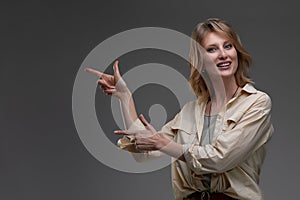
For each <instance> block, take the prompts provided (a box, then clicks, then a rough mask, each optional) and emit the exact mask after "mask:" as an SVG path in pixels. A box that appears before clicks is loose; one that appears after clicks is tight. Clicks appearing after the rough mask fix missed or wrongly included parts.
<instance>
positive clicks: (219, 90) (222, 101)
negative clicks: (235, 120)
mask: <svg viewBox="0 0 300 200" xmlns="http://www.w3.org/2000/svg"><path fill="white" fill-rule="evenodd" d="M238 88H239V87H238V85H237V83H236V81H235V78H234V77H233V78H231V79H229V78H228V79H224V78H223V80H222V81H220V80H218V81H217V80H212V81H211V85H210V86H209V87H208V89H209V92H210V94H211V102H212V103H213V104H214V106H213V107H214V108H215V109H213V110H215V111H216V112H218V111H220V109H222V108H223V107H224V106H225V105H226V103H227V102H228V101H229V100H230V99H231V98H233V96H235V95H236V93H237V92H238Z"/></svg>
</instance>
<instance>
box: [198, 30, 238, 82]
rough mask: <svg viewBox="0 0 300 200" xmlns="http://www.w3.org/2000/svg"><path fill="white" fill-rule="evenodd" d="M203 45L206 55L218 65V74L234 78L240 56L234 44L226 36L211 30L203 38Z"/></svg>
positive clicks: (212, 62)
mask: <svg viewBox="0 0 300 200" xmlns="http://www.w3.org/2000/svg"><path fill="white" fill-rule="evenodd" d="M202 46H203V47H204V49H205V52H206V53H205V55H206V56H207V58H208V59H209V60H210V62H211V64H212V65H214V66H215V67H216V68H215V69H216V70H217V72H218V74H220V75H221V76H222V78H232V79H234V74H235V72H236V70H237V67H238V56H237V51H236V49H235V47H234V46H233V44H232V43H231V42H230V41H229V40H228V39H227V38H226V37H225V36H223V35H221V34H219V33H215V32H211V33H208V35H207V36H206V37H205V38H204V39H203V41H202ZM206 70H207V71H210V70H209V69H206Z"/></svg>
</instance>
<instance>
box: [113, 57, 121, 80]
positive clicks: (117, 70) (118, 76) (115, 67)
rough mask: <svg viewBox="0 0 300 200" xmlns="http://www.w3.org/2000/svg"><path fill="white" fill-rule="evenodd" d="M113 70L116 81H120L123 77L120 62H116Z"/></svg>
mask: <svg viewBox="0 0 300 200" xmlns="http://www.w3.org/2000/svg"><path fill="white" fill-rule="evenodd" d="M113 69H114V72H115V73H114V76H115V78H116V80H118V79H119V78H120V77H121V75H120V71H119V61H118V60H116V61H115V63H114V66H113Z"/></svg>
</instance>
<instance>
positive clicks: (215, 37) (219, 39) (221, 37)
mask: <svg viewBox="0 0 300 200" xmlns="http://www.w3.org/2000/svg"><path fill="white" fill-rule="evenodd" d="M229 41H230V39H229V38H228V36H227V35H226V34H225V33H219V32H209V33H207V35H206V36H205V37H204V38H203V40H202V42H201V44H202V46H204V47H205V46H210V45H218V44H224V43H225V42H229Z"/></svg>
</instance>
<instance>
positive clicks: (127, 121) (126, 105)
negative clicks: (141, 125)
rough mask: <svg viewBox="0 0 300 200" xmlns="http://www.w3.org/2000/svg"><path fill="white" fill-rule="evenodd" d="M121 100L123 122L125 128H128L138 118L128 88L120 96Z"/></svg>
mask: <svg viewBox="0 0 300 200" xmlns="http://www.w3.org/2000/svg"><path fill="white" fill-rule="evenodd" d="M119 101H120V107H121V114H122V117H123V122H124V125H125V128H126V129H128V128H129V127H130V126H131V125H132V123H133V122H134V121H135V120H136V119H137V113H136V109H135V105H134V100H133V98H132V95H131V92H130V91H129V89H127V91H126V92H124V93H123V94H122V96H121V97H120V98H119Z"/></svg>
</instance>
